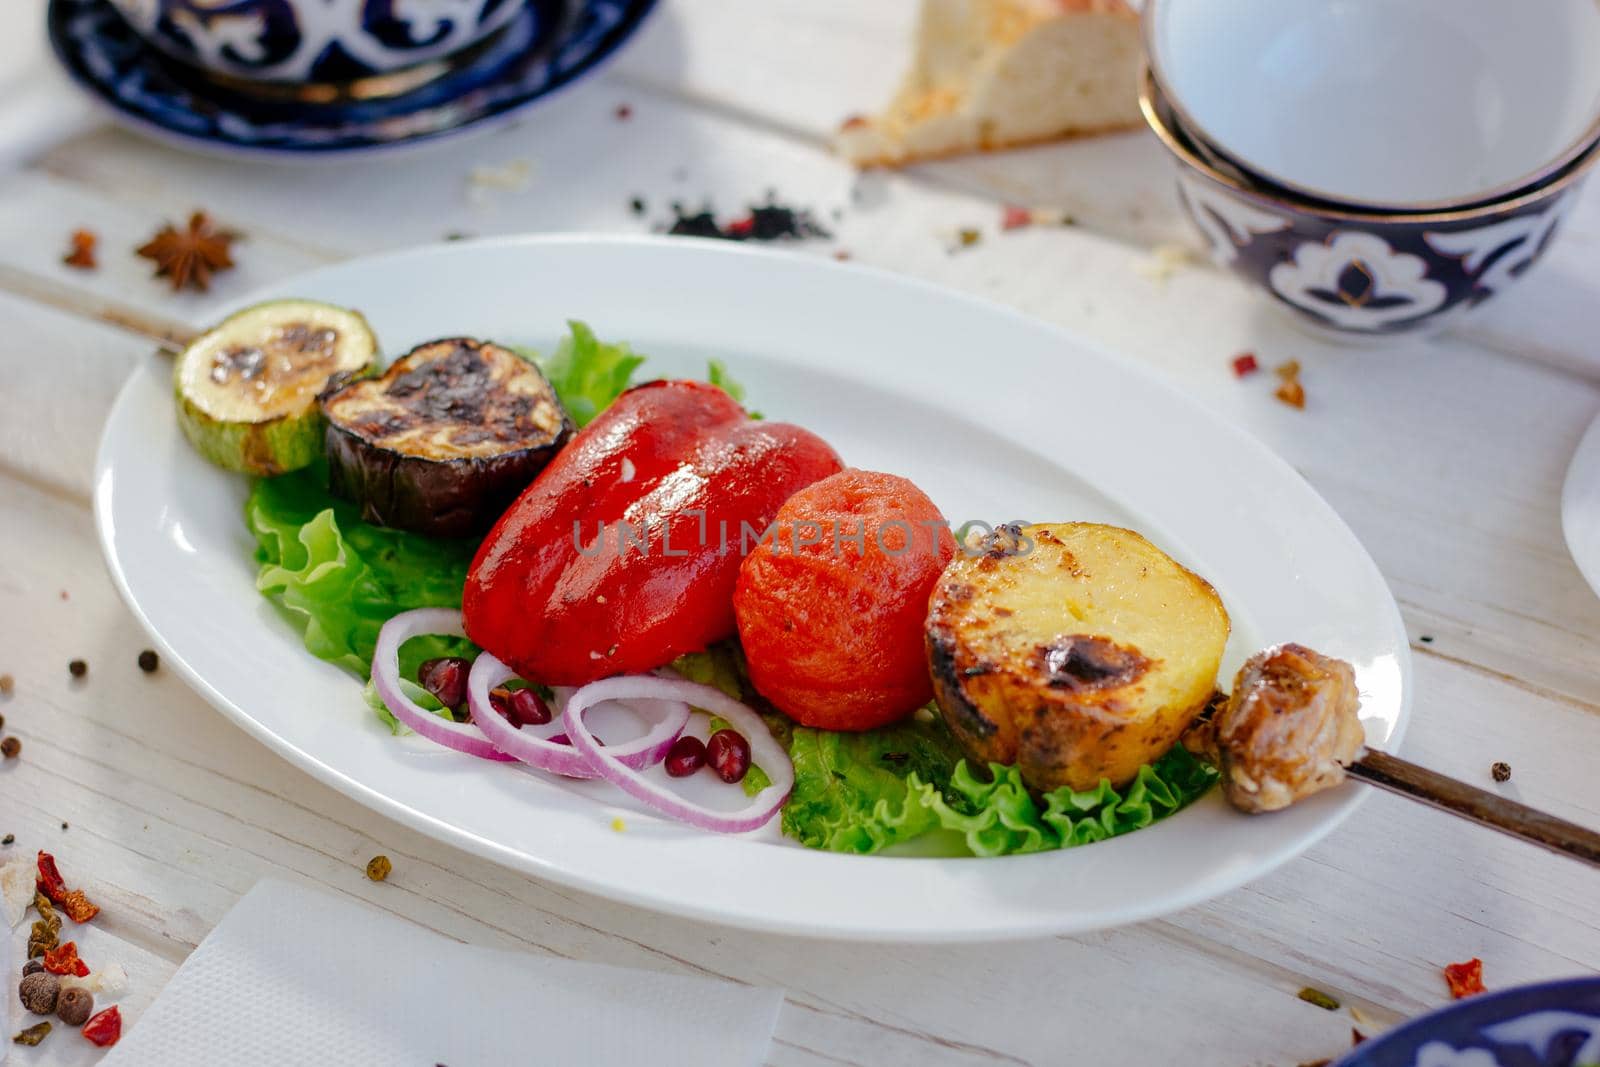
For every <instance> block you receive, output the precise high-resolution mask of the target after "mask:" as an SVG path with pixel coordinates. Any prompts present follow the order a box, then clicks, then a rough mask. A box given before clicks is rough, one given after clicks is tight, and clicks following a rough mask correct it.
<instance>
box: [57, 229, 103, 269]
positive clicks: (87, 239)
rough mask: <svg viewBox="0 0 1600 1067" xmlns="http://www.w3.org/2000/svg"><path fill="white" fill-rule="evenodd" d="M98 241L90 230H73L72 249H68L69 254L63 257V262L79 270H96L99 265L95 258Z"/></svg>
mask: <svg viewBox="0 0 1600 1067" xmlns="http://www.w3.org/2000/svg"><path fill="white" fill-rule="evenodd" d="M96 240H97V238H96V237H95V235H94V234H93V233H92V232H91V231H89V230H73V231H72V244H71V247H70V248H68V250H67V254H66V255H64V256H62V257H61V262H63V263H65V264H66V265H67V266H69V267H77V268H78V269H79V270H94V269H95V267H97V266H98V265H99V264H97V263H96V262H95V258H94V246H95V241H96Z"/></svg>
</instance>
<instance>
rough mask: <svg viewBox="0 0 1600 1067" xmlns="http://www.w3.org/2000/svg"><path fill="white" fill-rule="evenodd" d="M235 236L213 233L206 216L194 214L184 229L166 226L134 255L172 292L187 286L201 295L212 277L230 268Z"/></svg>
mask: <svg viewBox="0 0 1600 1067" xmlns="http://www.w3.org/2000/svg"><path fill="white" fill-rule="evenodd" d="M238 236H239V235H238V234H236V233H234V232H232V231H230V230H219V229H217V228H216V227H215V226H214V225H213V224H212V222H211V218H210V216H208V215H207V214H206V213H205V212H204V211H196V212H195V213H194V214H193V215H191V216H189V225H188V227H187V228H186V229H182V230H180V229H178V228H177V227H176V226H173V225H172V224H171V223H168V224H167V225H166V226H163V227H162V228H161V229H160V230H159V231H157V233H156V235H155V236H154V237H152V238H150V240H148V241H146V242H145V243H144V244H142V245H140V246H139V248H138V249H137V252H136V254H138V255H140V256H142V257H144V258H145V259H148V260H150V261H151V262H153V263H154V264H155V265H156V274H155V276H156V277H158V278H166V279H167V280H168V281H169V282H170V283H171V284H172V291H173V292H178V291H179V290H181V289H183V288H184V287H185V286H188V287H189V288H192V289H197V290H199V291H200V292H202V293H203V292H206V291H207V290H209V289H210V288H211V278H212V275H214V274H216V273H218V272H220V271H225V270H231V269H232V268H233V256H232V252H231V248H230V246H231V245H232V244H233V242H234V241H236V240H238Z"/></svg>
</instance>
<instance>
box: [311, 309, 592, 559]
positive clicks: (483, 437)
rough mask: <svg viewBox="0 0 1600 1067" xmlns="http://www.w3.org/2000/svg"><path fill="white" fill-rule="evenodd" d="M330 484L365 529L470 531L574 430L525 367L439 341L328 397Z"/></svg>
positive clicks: (510, 356) (495, 353) (480, 349)
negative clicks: (354, 507)
mask: <svg viewBox="0 0 1600 1067" xmlns="http://www.w3.org/2000/svg"><path fill="white" fill-rule="evenodd" d="M323 409H324V411H325V413H326V414H327V416H328V433H327V452H328V467H329V485H330V488H331V489H332V490H333V491H334V492H335V493H336V494H338V495H340V496H344V497H346V498H348V499H351V500H353V501H355V502H356V503H358V504H360V505H361V509H362V518H364V519H365V520H367V521H368V522H373V523H377V524H379V525H383V526H392V527H397V528H399V529H407V530H415V531H417V532H420V533H427V534H432V535H434V536H439V537H466V536H471V535H475V534H480V533H482V532H483V531H485V530H487V529H488V528H489V526H491V525H492V524H493V523H494V520H495V519H497V518H498V517H499V516H500V514H501V513H502V512H504V511H505V509H506V508H507V507H508V506H509V505H510V504H511V502H512V501H513V500H514V499H516V497H517V495H518V494H519V493H520V492H521V491H522V490H523V489H524V488H526V487H527V485H528V484H529V483H530V482H532V481H533V479H534V477H535V476H537V475H538V473H539V472H540V471H541V470H543V469H544V467H545V465H546V464H547V463H548V462H549V461H550V460H551V459H552V458H554V456H555V454H556V453H557V452H558V451H560V449H561V447H562V446H563V445H564V444H565V443H566V441H567V439H568V438H569V437H571V435H572V433H573V426H572V421H571V419H570V418H569V417H568V416H567V413H566V411H565V409H563V408H562V406H561V403H560V401H559V399H558V398H557V397H556V395H555V391H554V390H553V389H552V388H551V387H550V383H549V382H548V381H546V379H545V377H544V375H543V374H542V373H541V372H540V370H539V368H538V367H537V366H536V365H534V364H533V363H531V362H529V361H527V360H525V359H523V358H522V357H520V356H518V355H516V354H515V353H513V352H511V351H509V350H507V349H504V348H501V347H499V346H498V345H493V344H489V343H486V342H481V341H475V340H472V339H470V338H449V339H446V340H442V341H434V342H431V343H429V344H425V345H421V346H419V347H417V348H415V349H413V350H412V351H411V352H410V353H408V354H407V355H405V356H403V357H402V358H401V359H399V360H397V361H396V362H395V363H394V365H393V366H391V367H390V368H389V369H388V371H386V372H385V373H384V374H383V375H382V376H381V377H379V378H375V379H370V380H364V381H358V382H353V383H351V384H350V385H348V386H346V387H345V388H343V389H340V390H339V391H338V392H337V393H335V394H333V395H331V396H329V397H327V399H326V400H325V401H324V403H323Z"/></svg>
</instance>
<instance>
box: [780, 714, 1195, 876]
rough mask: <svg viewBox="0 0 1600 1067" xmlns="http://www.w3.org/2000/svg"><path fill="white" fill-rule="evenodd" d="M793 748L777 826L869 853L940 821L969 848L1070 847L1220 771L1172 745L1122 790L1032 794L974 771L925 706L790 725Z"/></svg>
mask: <svg viewBox="0 0 1600 1067" xmlns="http://www.w3.org/2000/svg"><path fill="white" fill-rule="evenodd" d="M789 755H790V757H791V758H792V759H793V761H794V768H795V787H794V792H793V794H791V796H790V798H789V803H788V804H787V805H786V806H785V807H784V810H783V831H784V833H785V834H787V835H788V836H790V837H792V838H794V839H795V840H797V841H799V842H800V843H801V844H804V845H808V846H810V847H811V848H820V849H828V850H830V851H834V852H859V853H869V852H877V851H879V850H881V849H884V848H887V847H889V846H890V845H896V844H900V843H902V842H906V841H910V840H912V839H914V838H917V837H920V836H922V835H924V834H928V833H931V832H933V831H936V830H944V831H949V832H951V833H952V834H953V835H954V836H955V837H956V838H957V839H958V840H959V841H960V843H961V844H962V845H963V846H964V848H965V850H966V851H967V852H970V853H972V854H973V855H976V856H1006V855H1015V854H1020V853H1025V852H1041V851H1046V850H1049V849H1057V848H1070V847H1073V846H1076V845H1084V844H1089V843H1090V842H1094V841H1103V840H1105V839H1106V838H1108V837H1115V836H1117V835H1118V834H1125V833H1129V832H1131V831H1133V830H1138V829H1142V828H1143V827H1146V826H1149V825H1150V824H1151V823H1153V822H1156V821H1157V820H1159V819H1164V818H1166V817H1167V816H1168V815H1171V814H1172V813H1173V812H1175V811H1178V810H1179V809H1180V808H1183V807H1184V806H1185V805H1187V804H1189V803H1190V802H1192V801H1193V800H1195V799H1196V798H1197V797H1199V796H1200V795H1202V794H1203V793H1205V792H1206V790H1208V789H1210V788H1211V785H1212V783H1213V782H1215V781H1216V777H1217V774H1216V771H1215V770H1213V769H1212V768H1211V767H1209V766H1207V765H1206V764H1204V763H1202V762H1200V761H1199V760H1197V759H1196V758H1195V757H1193V756H1192V755H1190V754H1189V752H1188V751H1187V750H1185V749H1184V748H1183V747H1182V746H1178V747H1176V748H1174V749H1173V750H1172V751H1170V752H1168V753H1167V754H1166V755H1164V756H1162V757H1161V758H1160V759H1158V760H1156V761H1155V762H1154V763H1153V764H1147V765H1146V766H1144V767H1141V768H1140V769H1139V774H1138V776H1137V777H1136V778H1135V779H1134V780H1133V782H1131V783H1130V784H1129V785H1128V786H1127V787H1126V788H1125V789H1122V790H1120V791H1119V790H1116V789H1113V788H1111V784H1110V783H1109V782H1106V781H1102V782H1101V783H1100V786H1099V787H1098V788H1097V789H1093V790H1087V791H1083V792H1075V791H1073V790H1071V789H1067V788H1062V789H1057V790H1055V791H1053V792H1050V793H1046V794H1045V795H1044V796H1043V797H1042V798H1040V799H1038V800H1036V799H1035V798H1034V796H1033V795H1032V794H1031V793H1029V791H1028V789H1027V787H1026V786H1024V785H1023V783H1022V776H1021V774H1020V773H1019V772H1018V771H1017V769H1016V768H1015V767H1004V766H1001V765H999V764H991V765H990V766H989V768H988V774H987V776H986V777H982V778H980V777H979V776H978V775H977V774H975V773H974V772H973V770H972V768H971V767H970V766H969V765H968V763H967V762H966V760H964V759H961V758H960V752H959V750H958V749H957V747H956V745H955V742H954V740H953V739H952V738H951V737H950V734H949V732H948V731H947V730H946V729H945V728H944V726H943V724H942V723H940V722H938V721H937V720H934V719H931V718H929V717H926V716H919V717H918V718H914V719H912V720H910V721H908V722H906V723H902V724H900V725H897V726H892V727H888V728H886V729H882V730H871V731H867V732H866V733H859V734H839V733H831V732H828V731H823V730H810V729H805V728H797V729H796V730H795V731H794V739H793V742H792V743H791V745H790V750H789ZM1041 801H1042V803H1041Z"/></svg>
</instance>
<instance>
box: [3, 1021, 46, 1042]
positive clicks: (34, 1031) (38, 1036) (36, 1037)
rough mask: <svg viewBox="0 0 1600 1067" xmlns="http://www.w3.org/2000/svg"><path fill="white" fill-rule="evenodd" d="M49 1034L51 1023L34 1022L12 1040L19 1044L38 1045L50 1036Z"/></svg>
mask: <svg viewBox="0 0 1600 1067" xmlns="http://www.w3.org/2000/svg"><path fill="white" fill-rule="evenodd" d="M49 1034H50V1024H49V1023H48V1022H42V1023H34V1024H33V1025H32V1026H30V1027H28V1028H27V1029H26V1030H23V1031H22V1032H21V1033H19V1034H17V1036H16V1037H13V1038H12V1039H11V1040H12V1041H13V1042H15V1043H16V1044H18V1045H37V1044H38V1043H39V1042H41V1041H43V1040H44V1039H45V1038H46V1037H48V1036H49Z"/></svg>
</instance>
